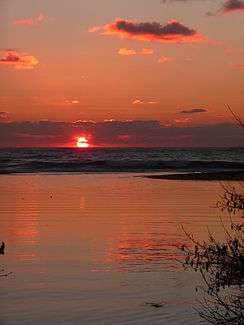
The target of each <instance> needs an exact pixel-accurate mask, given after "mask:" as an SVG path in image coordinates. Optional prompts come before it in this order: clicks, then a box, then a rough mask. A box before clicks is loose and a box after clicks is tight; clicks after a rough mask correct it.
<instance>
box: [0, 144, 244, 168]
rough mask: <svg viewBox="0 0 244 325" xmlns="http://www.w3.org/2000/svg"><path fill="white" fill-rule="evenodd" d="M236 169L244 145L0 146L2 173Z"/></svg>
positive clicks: (241, 163)
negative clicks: (217, 146) (132, 146)
mask: <svg viewBox="0 0 244 325" xmlns="http://www.w3.org/2000/svg"><path fill="white" fill-rule="evenodd" d="M233 169H244V148H185V149H179V148H176V149H168V148H150V149H149V148H145V149H143V148H88V149H76V148H75V149H74V148H73V149H72V148H67V149H53V148H51V149H50V148H49V149H36V148H33V149H0V173H1V174H7V173H40V172H44V173H72V172H73V173H89V172H93V173H94V172H99V173H100V172H172V171H173V172H175V171H179V172H194V171H223V170H233Z"/></svg>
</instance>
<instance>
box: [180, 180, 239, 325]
mask: <svg viewBox="0 0 244 325" xmlns="http://www.w3.org/2000/svg"><path fill="white" fill-rule="evenodd" d="M223 189H224V194H223V196H222V198H221V199H220V201H218V202H217V207H218V208H220V209H221V210H222V211H223V212H224V211H227V212H228V213H229V214H230V229H229V230H228V229H227V228H226V227H225V226H224V224H223V223H222V227H223V229H224V231H225V233H226V241H225V242H223V243H220V242H219V241H218V240H216V239H215V238H214V236H213V235H211V234H209V241H208V242H202V243H200V242H198V241H197V240H195V238H194V237H193V236H192V235H189V234H187V233H186V234H187V236H188V237H189V238H190V239H191V241H192V242H193V243H194V244H195V248H194V249H193V250H191V249H188V248H187V247H185V246H182V250H183V251H185V252H186V254H187V256H186V259H185V263H184V266H185V267H191V268H192V269H194V270H195V271H199V272H200V273H201V275H202V278H203V281H204V285H203V286H201V287H197V288H196V291H198V290H199V289H200V291H201V292H203V293H204V295H203V298H202V299H200V304H201V310H200V312H199V314H200V316H201V317H203V318H204V319H206V320H207V321H208V322H209V323H211V324H221V325H222V324H244V223H243V222H242V219H240V222H239V223H235V222H233V221H232V215H234V214H240V218H243V216H244V195H243V194H241V193H239V192H237V191H236V189H235V187H231V186H223Z"/></svg>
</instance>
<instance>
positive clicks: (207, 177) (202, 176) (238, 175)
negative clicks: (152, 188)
mask: <svg viewBox="0 0 244 325" xmlns="http://www.w3.org/2000/svg"><path fill="white" fill-rule="evenodd" d="M142 177H146V178H154V179H165V180H178V181H244V170H238V171H224V172H207V173H206V172H203V173H186V174H169V175H148V176H142Z"/></svg>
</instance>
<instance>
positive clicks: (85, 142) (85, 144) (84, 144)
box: [76, 137, 89, 148]
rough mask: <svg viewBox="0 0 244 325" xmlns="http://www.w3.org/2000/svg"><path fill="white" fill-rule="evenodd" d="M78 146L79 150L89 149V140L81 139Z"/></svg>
mask: <svg viewBox="0 0 244 325" xmlns="http://www.w3.org/2000/svg"><path fill="white" fill-rule="evenodd" d="M76 145H77V147H78V148H88V147H89V143H88V140H87V138H85V137H81V138H79V139H78V141H77V143H76Z"/></svg>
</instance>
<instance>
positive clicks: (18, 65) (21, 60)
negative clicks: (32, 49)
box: [0, 50, 38, 70]
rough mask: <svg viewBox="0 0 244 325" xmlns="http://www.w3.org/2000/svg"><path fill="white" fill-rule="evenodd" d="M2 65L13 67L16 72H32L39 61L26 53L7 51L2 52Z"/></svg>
mask: <svg viewBox="0 0 244 325" xmlns="http://www.w3.org/2000/svg"><path fill="white" fill-rule="evenodd" d="M1 54H2V55H1ZM0 64H9V65H12V66H13V67H14V69H16V70H21V69H25V70H31V69H33V68H34V66H35V65H37V64H38V60H37V59H36V58H35V57H34V56H32V55H27V54H26V53H22V52H20V53H18V52H16V51H15V50H5V51H0Z"/></svg>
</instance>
